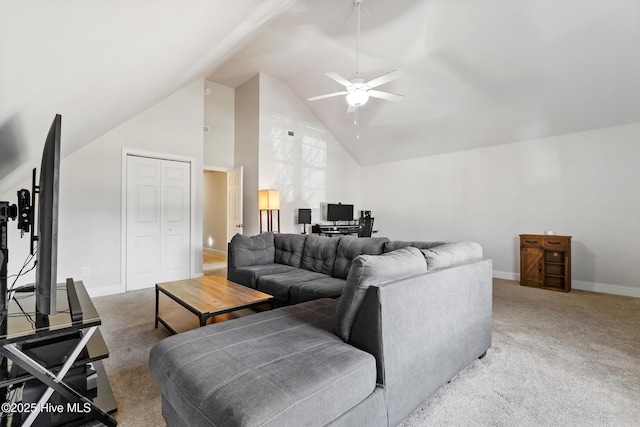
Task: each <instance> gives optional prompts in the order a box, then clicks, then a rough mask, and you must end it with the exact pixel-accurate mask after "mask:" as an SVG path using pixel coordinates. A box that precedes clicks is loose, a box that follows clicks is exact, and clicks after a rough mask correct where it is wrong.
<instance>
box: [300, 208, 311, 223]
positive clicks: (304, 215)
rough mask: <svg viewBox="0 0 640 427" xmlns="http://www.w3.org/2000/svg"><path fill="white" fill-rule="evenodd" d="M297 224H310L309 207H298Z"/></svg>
mask: <svg viewBox="0 0 640 427" xmlns="http://www.w3.org/2000/svg"><path fill="white" fill-rule="evenodd" d="M298 224H311V209H298Z"/></svg>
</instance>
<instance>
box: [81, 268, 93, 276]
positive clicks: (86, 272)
mask: <svg viewBox="0 0 640 427" xmlns="http://www.w3.org/2000/svg"><path fill="white" fill-rule="evenodd" d="M82 275H83V276H90V275H91V268H89V267H82Z"/></svg>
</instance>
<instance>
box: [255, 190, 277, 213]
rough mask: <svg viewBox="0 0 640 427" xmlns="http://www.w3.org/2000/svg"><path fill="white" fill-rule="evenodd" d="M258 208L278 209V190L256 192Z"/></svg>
mask: <svg viewBox="0 0 640 427" xmlns="http://www.w3.org/2000/svg"><path fill="white" fill-rule="evenodd" d="M258 209H259V210H261V211H263V210H274V209H280V192H279V191H278V190H260V191H259V192H258Z"/></svg>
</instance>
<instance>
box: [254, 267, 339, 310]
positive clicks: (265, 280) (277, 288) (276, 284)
mask: <svg viewBox="0 0 640 427" xmlns="http://www.w3.org/2000/svg"><path fill="white" fill-rule="evenodd" d="M290 268H293V267H290ZM323 277H328V276H326V275H325V274H322V273H316V272H315V271H309V270H304V269H301V268H296V269H294V270H289V271H287V272H285V273H282V274H269V275H267V276H262V277H260V278H258V282H257V288H256V289H258V290H259V291H261V292H266V293H268V294H269V295H273V296H274V297H275V298H276V299H277V300H278V301H280V302H285V303H288V302H289V300H290V296H289V289H290V288H291V286H294V285H298V284H300V283H305V282H311V281H313V280H317V279H322V278H323Z"/></svg>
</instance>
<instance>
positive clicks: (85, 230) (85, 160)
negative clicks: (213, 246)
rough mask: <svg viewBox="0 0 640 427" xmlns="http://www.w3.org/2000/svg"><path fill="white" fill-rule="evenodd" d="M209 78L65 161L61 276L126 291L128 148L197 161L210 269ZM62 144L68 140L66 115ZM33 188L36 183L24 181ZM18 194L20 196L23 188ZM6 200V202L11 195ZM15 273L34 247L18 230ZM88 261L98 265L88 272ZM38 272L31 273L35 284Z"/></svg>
mask: <svg viewBox="0 0 640 427" xmlns="http://www.w3.org/2000/svg"><path fill="white" fill-rule="evenodd" d="M203 90H204V81H203V80H202V79H200V80H198V81H196V82H194V83H192V84H190V85H187V86H186V87H184V88H183V89H181V90H179V91H178V92H176V93H174V94H173V95H171V96H169V97H167V98H166V99H164V100H163V101H161V102H159V103H158V104H156V105H154V106H153V107H151V108H149V109H148V110H146V111H144V112H143V113H141V114H139V115H138V116H136V117H134V118H132V119H131V120H129V121H128V122H126V123H124V124H123V125H121V126H119V127H117V128H115V129H114V130H112V131H110V132H108V133H107V134H105V135H103V136H102V137H100V138H98V139H97V140H95V141H93V142H91V143H90V144H88V145H86V146H85V147H83V148H81V149H80V150H78V151H76V152H74V153H72V154H71V155H69V156H67V157H66V158H64V159H63V160H62V161H61V172H60V207H59V217H60V219H59V229H58V231H59V238H58V280H59V281H61V280H64V279H65V278H67V277H74V278H76V279H82V280H83V281H84V283H85V286H86V287H87V290H88V291H89V293H90V294H91V295H93V296H97V295H105V294H109V293H116V292H120V291H121V290H123V284H122V283H121V259H122V242H121V240H122V239H121V235H122V227H123V226H124V225H123V224H122V210H121V209H122V150H123V148H128V149H136V150H143V151H148V152H155V153H164V154H170V155H179V156H185V157H190V158H193V159H195V168H196V171H197V172H198V173H196V174H195V190H196V191H195V228H196V230H195V232H194V234H195V236H197V239H192V266H191V270H192V275H199V274H202V240H201V237H200V236H202V173H201V171H202V152H203V137H202V126H203V125H202V117H203V95H202V93H203ZM62 120H63V124H62V144H64V127H65V121H64V117H63V119H62ZM24 185H25V186H26V185H28V187H25V188H30V183H29V184H27V183H25V184H24ZM13 194H14V195H13V196H10V199H7V200H14V199H15V193H13ZM2 200H5V199H4V198H3V199H2ZM10 238H11V241H10V244H11V246H10V247H11V249H12V253H11V260H10V261H11V264H10V266H9V267H10V271H11V272H16V271H18V269H19V268H20V266H21V265H22V262H23V260H24V257H25V256H26V254H27V252H28V243H27V242H26V240H27V239H22V240H20V239H18V237H17V232H12V233H11V236H10ZM83 267H89V268H90V273H91V274H90V275H89V276H82V269H83ZM34 280H35V279H34V276H33V275H30V276H27V277H26V278H25V283H27V282H29V281H30V282H33V281H34Z"/></svg>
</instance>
